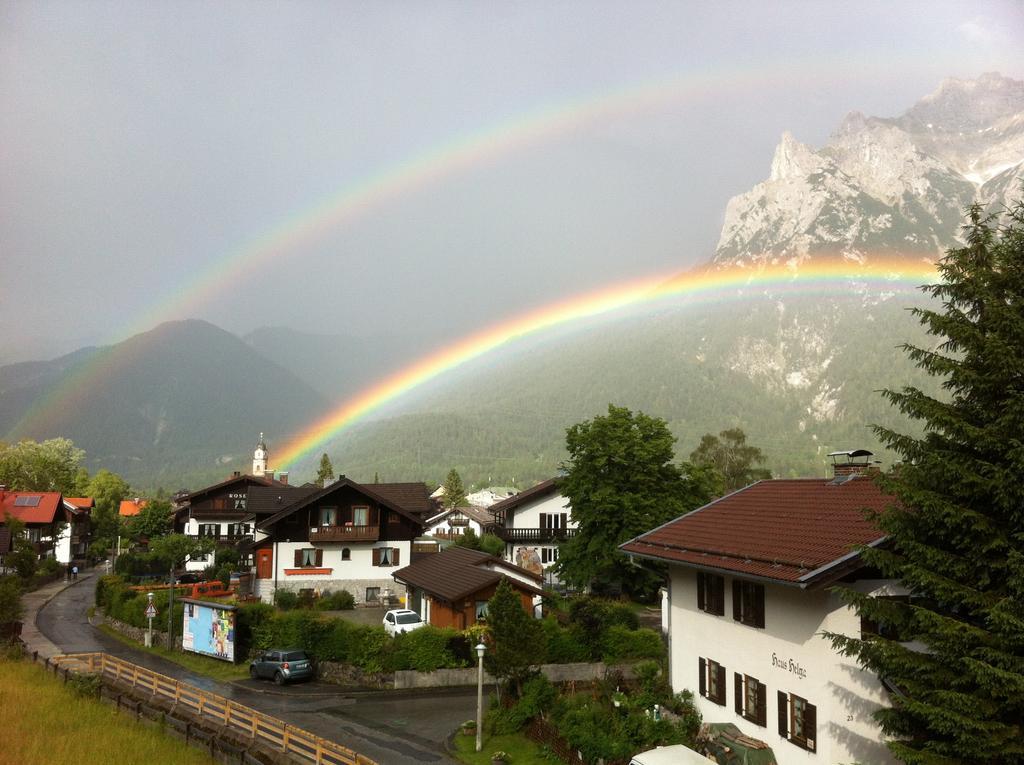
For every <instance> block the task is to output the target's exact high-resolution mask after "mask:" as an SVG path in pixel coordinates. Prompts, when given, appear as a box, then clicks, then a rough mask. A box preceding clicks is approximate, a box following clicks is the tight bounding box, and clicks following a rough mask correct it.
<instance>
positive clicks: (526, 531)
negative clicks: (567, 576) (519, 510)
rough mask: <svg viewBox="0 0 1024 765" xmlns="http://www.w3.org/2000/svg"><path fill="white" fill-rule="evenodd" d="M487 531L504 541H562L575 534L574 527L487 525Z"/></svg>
mask: <svg viewBox="0 0 1024 765" xmlns="http://www.w3.org/2000/svg"><path fill="white" fill-rule="evenodd" d="M486 531H487V533H489V534H494V535H495V536H497V537H498V538H499V539H502V540H504V541H506V542H564V541H565V540H566V539H570V538H571V537H574V536H576V529H530V528H522V529H520V528H511V529H509V528H505V527H504V526H488V527H487V529H486Z"/></svg>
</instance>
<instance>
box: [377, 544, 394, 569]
mask: <svg viewBox="0 0 1024 765" xmlns="http://www.w3.org/2000/svg"><path fill="white" fill-rule="evenodd" d="M373 565H374V566H397V565H398V548H397V547H375V548H373Z"/></svg>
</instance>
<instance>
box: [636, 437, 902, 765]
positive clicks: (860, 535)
mask: <svg viewBox="0 0 1024 765" xmlns="http://www.w3.org/2000/svg"><path fill="white" fill-rule="evenodd" d="M865 455H867V456H870V453H869V452H863V451H859V452H844V453H842V457H844V458H848V459H847V461H846V462H845V463H844V464H839V465H836V477H835V478H833V479H793V480H789V479H782V480H768V481H759V482H758V483H755V484H752V485H750V486H748V487H746V488H744V489H741V490H739V491H737V492H734V493H732V494H729V495H727V496H725V497H723V498H721V499H718V500H716V501H714V502H712V503H710V504H708V505H705V506H704V507H701V508H699V509H697V510H695V511H693V512H691V513H688V514H687V515H684V516H682V517H680V518H677V519H676V520H674V521H671V522H669V523H667V524H665V525H663V526H661V527H659V528H656V529H654V530H652V531H649V532H647V533H646V534H642V535H641V536H639V537H636V538H635V539H632V540H630V541H629V542H627V543H625V544H624V545H622V548H621V549H622V550H624V551H625V552H627V553H630V554H632V555H635V556H638V557H643V558H649V559H651V560H656V561H660V562H664V563H668V564H669V583H668V584H669V602H670V607H669V630H668V631H669V671H670V680H671V683H672V688H673V690H675V691H677V692H678V691H682V690H683V689H690V690H692V691H693V692H694V693H695V694H696V703H697V706H698V708H699V709H700V712H701V714H702V715H703V716H704V720H705V722H709V723H733V724H735V725H736V726H737V727H739V728H740V730H741V731H742V732H743V733H744V734H745V735H747V736H749V737H751V738H754V739H759V740H761V741H763V742H765V743H766V744H768V745H769V746H770V747H771V748H772V750H773V752H774V754H775V758H776V761H777V762H778V763H779V765H795V764H797V763H799V765H807V764H809V763H822V764H823V765H825V764H826V763H829V764H831V763H850V762H861V763H872V765H884V764H886V763H891V762H894V759H893V758H892V756H891V755H890V753H889V750H888V749H887V748H886V746H885V744H884V741H883V737H882V734H881V731H880V729H879V728H878V726H877V725H876V724H875V722H874V720H873V719H872V718H871V713H872V712H873V711H875V710H876V709H878V708H879V707H880V706H882V705H887V703H888V701H887V699H888V696H887V694H888V692H887V691H886V689H885V688H884V687H883V685H882V683H881V682H880V681H879V678H878V677H877V676H875V675H874V674H872V673H870V672H868V671H867V670H864V669H861V668H860V667H859V666H858V665H857V663H856V662H855V661H854V660H853V659H850V658H846V657H843V656H840V655H839V654H838V653H837V652H836V651H834V650H833V649H832V646H831V644H830V643H829V641H828V640H826V639H825V638H824V637H823V636H822V634H821V633H823V632H826V631H827V632H835V633H842V634H845V635H851V636H855V637H859V636H860V635H861V632H862V625H861V623H860V620H859V618H858V616H857V614H856V613H855V612H854V611H853V610H852V609H851V608H849V607H848V606H846V605H845V604H844V603H843V602H842V601H841V600H840V598H839V597H838V596H837V595H835V594H833V593H831V592H829V587H830V586H831V585H833V584H836V583H837V582H839V581H840V580H841V581H842V583H843V585H844V586H848V587H852V588H855V589H857V590H859V591H861V592H866V593H872V594H876V595H883V596H901V595H904V594H905V592H903V591H901V590H899V589H898V588H897V587H895V586H894V585H893V583H892V582H889V581H885V580H879V579H876V578H873V577H874V575H873V574H872V573H871V572H870V571H869V570H867V569H866V568H864V566H863V564H862V562H861V559H860V555H859V554H858V553H857V552H855V551H853V549H852V548H853V547H854V546H857V545H871V546H873V545H878V544H882V543H884V537H883V535H882V533H881V532H880V531H879V530H878V529H877V528H876V527H875V525H874V524H873V523H871V522H869V521H868V520H866V519H865V517H864V514H863V509H864V508H870V509H874V510H881V509H883V508H884V507H885V506H886V505H888V504H890V503H892V501H893V499H892V497H890V496H888V495H886V494H883V493H882V492H881V490H880V489H879V488H878V486H877V485H876V484H875V482H874V481H873V479H872V478H871V477H870V476H868V475H863V474H862V473H863V472H865V470H866V467H867V465H866V464H864V463H861V464H856V465H855V464H853V458H854V457H860V456H865Z"/></svg>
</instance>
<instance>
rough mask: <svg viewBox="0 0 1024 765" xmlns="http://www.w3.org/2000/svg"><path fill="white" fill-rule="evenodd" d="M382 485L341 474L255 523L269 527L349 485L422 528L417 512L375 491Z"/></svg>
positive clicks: (263, 527)
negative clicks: (335, 479) (357, 481)
mask: <svg viewBox="0 0 1024 765" xmlns="http://www.w3.org/2000/svg"><path fill="white" fill-rule="evenodd" d="M384 485H386V484H379V483H371V484H360V483H356V482H355V481H353V480H352V479H351V478H346V477H344V476H342V477H341V478H339V479H338V480H337V481H335V482H334V483H332V484H329V485H328V486H325V487H324V488H322V489H320V488H316V490H315V491H313V492H311V493H309V494H306V495H305V496H299V497H296V498H294V499H293V500H292V502H291V504H290V505H287V506H285V507H284V509H282V510H280V511H279V512H277V513H274V514H273V515H271V516H270V517H263V518H262V519H261V520H258V521H257V522H256V523H257V525H258V526H259V527H260V528H261V529H267V528H270V527H271V526H273V525H274V524H275V523H277V522H278V521H280V520H281V519H282V518H285V517H287V516H289V515H291V514H292V513H294V512H295V511H297V510H301V509H302V508H303V507H306V506H307V505H310V504H312V503H313V502H316V501H317V500H319V499H320V498H321V497H326V496H328V495H329V494H331V493H332V492H335V491H337V490H338V489H341V488H344V487H346V486H349V487H351V488H353V489H355V490H356V491H358V492H360V493H361V494H363V495H364V496H366V497H369V498H370V499H372V500H373V501H375V502H376V503H377V504H378V505H382V506H384V507H386V508H388V509H389V510H393V511H394V512H396V513H398V514H399V515H403V516H405V517H406V518H408V519H409V520H410V521H412V522H413V523H415V524H418V525H419V526H420V528H422V526H423V521H422V519H421V517H420V516H419V515H418V514H416V513H411V512H409V511H408V510H407V509H405V508H404V507H402V506H401V505H399V504H397V503H396V502H392V501H391V500H390V499H388V498H387V497H385V496H383V495H382V494H379V493H378V492H377V491H376V490H377V488H378V487H379V486H384ZM303 488H304V487H303Z"/></svg>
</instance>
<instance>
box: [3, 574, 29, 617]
mask: <svg viewBox="0 0 1024 765" xmlns="http://www.w3.org/2000/svg"><path fill="white" fill-rule="evenodd" d="M23 614H24V609H23V608H22V605H21V583H20V582H19V581H18V578H17V577H15V576H5V577H0V624H6V623H7V622H19V621H21V617H22V615H23Z"/></svg>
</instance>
